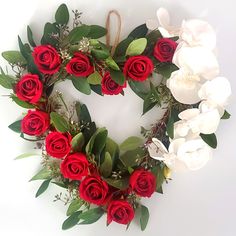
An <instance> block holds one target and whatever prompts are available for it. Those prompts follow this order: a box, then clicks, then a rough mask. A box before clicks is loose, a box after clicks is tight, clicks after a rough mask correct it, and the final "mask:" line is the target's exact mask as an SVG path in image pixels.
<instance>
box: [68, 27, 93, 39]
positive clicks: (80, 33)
mask: <svg viewBox="0 0 236 236" xmlns="http://www.w3.org/2000/svg"><path fill="white" fill-rule="evenodd" d="M89 32H90V26H88V25H80V26H78V27H76V28H74V29H73V30H71V32H70V33H69V35H68V38H69V41H70V43H76V42H79V41H80V40H81V39H82V38H83V37H86V36H88V34H89Z"/></svg>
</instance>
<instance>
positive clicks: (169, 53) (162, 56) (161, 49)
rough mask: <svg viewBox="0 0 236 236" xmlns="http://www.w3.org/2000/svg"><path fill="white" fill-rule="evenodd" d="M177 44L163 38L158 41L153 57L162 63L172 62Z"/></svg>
mask: <svg viewBox="0 0 236 236" xmlns="http://www.w3.org/2000/svg"><path fill="white" fill-rule="evenodd" d="M176 47H177V43H176V42H175V41H174V40H171V39H168V38H161V39H159V40H158V41H157V43H156V45H155V47H154V51H153V55H154V57H155V58H156V59H157V60H159V61H160V62H172V59H173V56H174V53H175V49H176Z"/></svg>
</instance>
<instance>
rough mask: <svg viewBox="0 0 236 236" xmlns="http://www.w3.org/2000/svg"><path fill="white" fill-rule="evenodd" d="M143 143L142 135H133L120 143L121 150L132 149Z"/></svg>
mask: <svg viewBox="0 0 236 236" xmlns="http://www.w3.org/2000/svg"><path fill="white" fill-rule="evenodd" d="M142 144H143V139H141V138H140V137H135V136H131V137H129V138H127V139H126V140H125V141H124V142H123V143H121V145H120V149H121V151H130V150H133V149H136V148H138V147H140V146H141V145H142Z"/></svg>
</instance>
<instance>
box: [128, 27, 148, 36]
mask: <svg viewBox="0 0 236 236" xmlns="http://www.w3.org/2000/svg"><path fill="white" fill-rule="evenodd" d="M147 32H148V28H147V26H146V24H142V25H139V26H138V27H136V28H135V29H134V30H133V31H132V32H131V33H130V34H129V36H128V38H129V37H130V38H134V39H137V38H143V37H145V36H146V34H147Z"/></svg>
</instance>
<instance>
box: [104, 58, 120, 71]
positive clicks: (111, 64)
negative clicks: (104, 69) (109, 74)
mask: <svg viewBox="0 0 236 236" xmlns="http://www.w3.org/2000/svg"><path fill="white" fill-rule="evenodd" d="M105 63H106V64H107V66H108V67H109V68H111V69H113V70H120V67H119V66H118V65H117V64H116V62H115V61H114V60H113V59H112V57H108V58H107V59H106V60H105Z"/></svg>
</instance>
